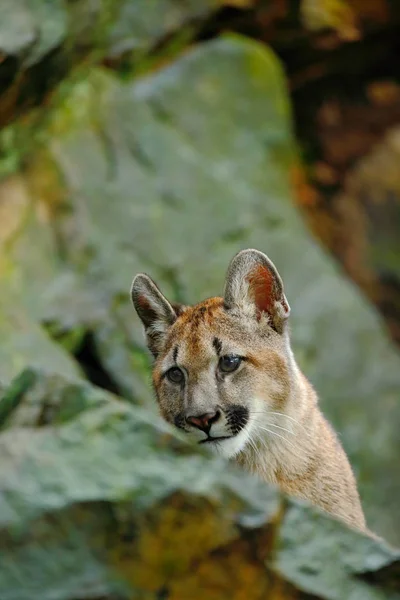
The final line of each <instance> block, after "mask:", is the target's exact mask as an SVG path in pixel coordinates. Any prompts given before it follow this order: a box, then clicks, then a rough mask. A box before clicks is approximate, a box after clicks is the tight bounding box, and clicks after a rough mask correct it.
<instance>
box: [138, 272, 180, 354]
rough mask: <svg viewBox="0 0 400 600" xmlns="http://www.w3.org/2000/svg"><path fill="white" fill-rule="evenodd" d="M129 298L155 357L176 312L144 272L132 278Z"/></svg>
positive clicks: (175, 317) (175, 316)
mask: <svg viewBox="0 0 400 600" xmlns="http://www.w3.org/2000/svg"><path fill="white" fill-rule="evenodd" d="M131 298H132V302H133V306H134V307H135V309H136V312H137V314H138V315H139V317H140V319H141V321H142V323H143V325H144V330H145V333H146V340H147V346H148V348H149V350H150V352H151V353H152V354H153V356H154V357H156V356H157V355H158V354H159V352H160V350H161V349H162V346H163V344H164V340H165V336H166V333H167V331H168V329H169V328H170V327H171V325H172V324H173V323H174V322H175V321H176V319H177V316H178V313H177V312H176V310H175V309H174V308H173V307H172V305H171V304H170V303H169V302H168V300H167V299H166V298H165V296H163V294H162V293H161V292H160V290H159V289H158V287H157V286H156V284H155V283H154V281H153V280H152V279H150V277H148V276H147V275H145V274H144V273H139V275H136V277H135V278H134V280H133V282H132V287H131ZM179 310H180V311H181V310H182V309H181V308H180V309H179Z"/></svg>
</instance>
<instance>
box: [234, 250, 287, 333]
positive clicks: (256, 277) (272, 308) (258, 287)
mask: <svg viewBox="0 0 400 600" xmlns="http://www.w3.org/2000/svg"><path fill="white" fill-rule="evenodd" d="M224 301H225V305H226V306H227V307H228V308H237V309H239V310H242V311H244V312H246V313H247V314H248V313H249V312H250V313H252V314H254V316H255V317H256V318H257V320H259V321H260V320H261V319H262V317H263V316H266V317H267V318H268V320H269V323H270V325H271V326H272V327H273V328H274V329H275V330H276V331H277V332H278V333H281V332H282V331H283V328H284V324H285V322H286V320H287V318H288V317H289V314H290V307H289V303H288V301H287V299H286V296H285V294H284V290H283V283H282V279H281V277H280V275H279V273H278V271H277V269H276V267H275V265H274V263H273V262H272V261H271V260H270V259H269V258H268V257H267V256H266V255H265V254H263V253H262V252H259V251H258V250H253V249H249V250H242V251H241V252H239V253H238V254H236V256H234V257H233V259H232V260H231V263H230V265H229V267H228V271H227V275H226V280H225V289H224Z"/></svg>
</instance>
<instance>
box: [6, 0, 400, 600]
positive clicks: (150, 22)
mask: <svg viewBox="0 0 400 600" xmlns="http://www.w3.org/2000/svg"><path fill="white" fill-rule="evenodd" d="M399 56H400V4H399V3H397V2H394V1H391V0H353V1H351V2H350V1H346V0H259V1H257V0H226V1H224V0H202V1H199V0H114V1H113V0H79V1H78V0H52V1H49V0H36V1H35V2H33V1H28V0H1V3H0V279H1V293H0V384H1V387H2V388H3V390H4V398H5V400H3V409H2V408H1V404H0V417H1V416H2V417H3V429H4V432H3V433H2V434H1V435H0V438H1V437H2V436H3V442H2V448H3V453H2V454H1V455H0V465H1V463H2V465H1V466H2V469H3V473H4V472H6V473H7V477H6V480H7V482H8V484H7V485H9V482H10V481H11V479H12V477H15V481H17V480H18V485H20V484H21V485H22V483H21V482H22V481H23V478H24V476H25V475H26V474H27V473H29V472H30V470H31V469H33V470H34V471H35V470H37V472H39V471H40V469H43V470H44V471H45V470H46V464H47V463H46V460H47V458H46V452H45V451H43V452H42V453H40V452H38V454H35V456H34V457H32V456H30V455H29V444H30V442H29V441H28V438H26V439H25V438H23V439H24V440H25V441H24V442H23V443H22V442H21V439H22V438H20V437H18V436H22V433H21V431H20V429H21V427H22V429H24V427H25V428H28V426H29V428H31V431H30V433H29V440H31V436H32V435H34V434H33V433H32V431H35V436H36V435H37V436H39V430H40V428H41V427H42V426H43V425H45V424H46V423H48V422H50V421H51V419H50V417H49V419H50V420H49V421H47V420H46V419H47V417H45V416H43V414H44V413H43V411H44V412H46V411H45V410H44V409H46V410H47V409H48V405H49V404H50V405H52V406H53V405H55V404H57V402H59V401H60V402H61V400H59V399H60V398H64V396H63V393H62V392H61V391H60V390H61V389H64V388H63V385H64V384H61V383H57V385H56V389H57V392H56V393H55V392H54V389H53V387H52V386H53V385H55V384H53V383H52V382H53V379H51V376H50V375H49V377H50V379H49V380H48V379H46V377H47V375H43V377H44V379H43V380H42V379H40V380H39V379H37V378H39V377H42V375H40V376H39V373H45V374H46V373H47V374H58V375H60V376H62V377H63V378H64V379H62V380H60V381H66V382H69V381H75V380H76V379H77V378H78V379H79V378H84V379H86V380H87V381H88V382H90V383H91V384H93V385H94V386H98V387H99V388H103V389H104V390H106V391H107V392H112V393H113V394H117V395H118V396H120V397H122V398H123V399H124V401H125V403H126V401H127V402H129V403H130V404H133V405H141V406H143V407H145V408H146V411H150V412H149V414H151V411H155V410H156V408H155V403H154V401H153V399H152V392H151V387H150V383H149V367H150V362H149V357H148V354H147V352H146V349H145V347H144V340H143V336H142V331H141V327H140V325H139V322H138V319H137V317H136V315H135V314H134V312H133V309H132V308H131V305H130V300H129V288H130V284H131V281H132V278H133V276H134V275H135V274H136V273H137V272H139V271H145V272H147V273H148V274H150V275H151V276H152V277H153V278H154V279H155V280H156V281H157V283H158V284H159V285H160V287H161V289H162V290H163V291H164V293H165V294H166V295H167V296H168V297H169V298H171V299H174V300H175V301H179V302H184V303H191V302H196V301H199V300H200V299H202V298H204V297H207V296H212V295H219V294H220V293H221V292H222V286H223V281H224V275H225V271H226V268H227V265H228V263H229V260H230V259H231V257H232V256H233V255H234V254H235V253H236V252H237V251H238V250H240V249H242V248H246V247H255V248H258V249H260V250H262V251H263V252H265V253H267V254H268V255H269V256H270V257H271V259H272V260H273V261H274V262H275V264H276V265H277V267H278V269H279V271H280V272H281V274H282V276H283V279H284V282H285V287H286V292H287V297H288V299H289V302H290V304H291V307H292V315H293V316H292V340H293V346H294V349H295V354H296V356H297V359H298V362H299V364H300V366H301V367H302V369H303V370H304V372H305V373H306V375H307V376H308V377H309V379H310V380H311V382H312V383H313V385H314V386H315V387H316V389H317V390H318V392H319V396H320V402H321V405H322V409H323V411H324V412H325V414H326V415H327V416H328V418H329V419H330V421H331V422H332V423H333V425H334V427H335V428H336V430H337V431H338V432H339V435H340V439H341V442H342V444H343V445H344V447H345V449H346V451H347V453H348V454H349V457H350V460H351V462H352V464H353V466H354V469H355V472H356V475H357V478H358V481H359V487H360V493H361V496H362V501H363V505H364V507H365V512H366V515H367V520H368V523H369V525H370V527H371V529H373V530H374V531H376V532H377V533H378V534H379V535H382V536H384V537H385V538H386V539H387V540H389V541H390V542H391V543H393V544H399V543H400V525H399V523H400V522H399V508H398V507H399V504H400V477H399V462H398V461H399V450H400V436H399V432H398V429H399V424H400V405H399V396H400V392H399V390H400V357H399V352H398V346H399V343H400V168H399V164H400V62H399ZM27 369H29V371H27ZM21 372H23V375H22V379H21V376H20V374H21ZM27 373H28V375H29V377H28V376H27ZM15 378H16V379H15ZM32 378H33V379H32ZM57 381H58V380H57ZM15 382H17V383H15ZM18 382H19V383H18ZM21 382H22V383H21ZM38 382H39V383H38ZM65 385H66V386H67V387H68V385H67V384H66V383H65ZM21 386H22V387H21ZM35 386H36V387H35ZM57 386H58V387H57ZM68 389H69V388H68ZM85 389H89V388H85ZM10 390H11V392H10ZM16 390H17V391H16ZM21 390H22V391H21ZM32 390H33V391H32ZM31 391H32V393H31ZM93 393H95V392H93ZM71 394H72V392H71ZM70 396H71V395H68V394H67V396H66V397H70ZM72 396H73V398H74V402H75V400H76V397H75V396H76V394H75V396H74V394H72ZM56 397H57V399H55V398H56ZM22 398H23V400H24V402H25V403H26V407H25V409H24V411H25V412H24V411H22V413H21V414H19V416H17V417H15V415H14V412H15V410H20V409H21V406H22V405H23V404H24V402H21V399H22ZM44 398H45V399H46V401H44V400H43V399H44ZM63 401H64V400H63ZM78 404H79V402H78ZM83 404H84V401H83V400H82V406H83ZM39 405H40V406H41V409H40V411H39V409H38V406H39ZM74 406H75V405H74ZM85 406H86V405H85ZM34 407H36V408H34ZM53 408H54V407H53ZM21 410H22V409H21ZM76 410H78V409H76ZM82 410H83V409H82ZM50 412H51V411H50ZM46 414H47V413H46ZM21 415H22V416H21ZM4 423H5V424H6V426H4ZM11 425H13V427H14V429H15V428H16V429H15V430H14V431H13V432H11V433H10V429H12V427H11ZM17 429H18V431H19V433H18V432H17ZM36 429H37V431H36ZM44 429H46V427H44ZM40 431H41V430H40ZM40 435H42V434H40ZM4 436H5V437H4ZM7 436H8V437H7ZM35 439H36V438H35ZM16 440H17V441H16ZM35 443H36V442H35ZM38 443H39V442H38ZM40 443H42V442H40ZM43 443H44V442H43ZM47 443H48V442H46V444H47ZM138 443H140V442H138ZM13 444H17V446H18V449H14V447H13ZM11 447H12V448H11ZM22 447H23V448H25V450H26V452H27V454H26V455H24V458H22V454H20V453H22V450H21V448H22ZM46 447H47V446H46ZM10 448H11V449H10ZM25 450H24V451H25ZM84 452H85V453H87V456H88V459H89V463H88V465H89V466H87V469H88V470H87V471H86V472H87V473H89V472H90V456H91V452H95V450H94V446H93V444H90V443H89V442H88V443H87V447H86V446H84ZM16 457H17V458H16ZM64 460H66V459H65V458H64V457H63V456H62V455H61V456H60V461H61V462H60V464H61V465H62V464H63V461H64ZM41 461H43V464H42V463H41ZM93 461H95V456H94V454H93ZM22 464H23V465H24V466H23V469H22V467H21V465H22ZM93 464H94V463H93ZM21 469H22V470H21ZM4 470H5V471H4ZM24 474H25V475H24ZM71 477H72V475H71ZM10 478H11V479H10ZM0 481H3V485H4V481H5V480H4V479H3V480H1V478H0ZM103 483H104V482H103ZM35 485H36V484H34V483H32V487H31V488H29V490H28V489H24V490H22V488H21V490H22V491H21V494H22V495H21V498H22V500H21V498H20V499H19V500H18V502H17V504H16V505H15V506H13V511H14V512H15V514H18V515H19V517H18V519H19V518H20V519H21V520H20V521H18V519H17V521H16V523H17V524H18V523H19V525H18V527H19V529H18V530H19V532H20V534H21V535H22V538H21V539H20V542H19V544H20V546H19V550H18V552H19V551H21V552H22V551H23V552H27V554H23V556H24V557H25V558H24V561H25V562H26V561H28V558H27V557H28V556H29V552H31V550H30V548H31V546H29V543H31V542H32V539H33V538H32V539H31V541H30V542H29V543H28V542H27V541H26V540H27V538H24V537H23V536H24V535H27V531H28V529H29V528H30V527H31V525H29V526H28V521H25V520H24V519H25V516H26V514H28V513H29V514H31V512H30V511H33V513H34V509H33V508H32V506H33V504H35V503H36V504H37V503H40V502H41V501H42V500H43V502H42V504H41V506H42V508H41V510H42V511H43V514H47V513H46V511H47V510H48V511H50V512H49V515H50V516H51V514H52V513H51V510H53V509H51V510H50V508H49V506H52V500H51V499H50V498H51V497H52V496H51V494H52V493H53V491H54V490H52V489H51V485H50V484H49V483H47V484H46V485H47V487H46V485H44V487H43V488H40V489H39V485H37V486H36V487H35ZM60 485H61V484H60ZM71 485H72V487H71V490H72V491H71V497H72V496H74V498H78V497H80V489H79V485H81V484H79V483H77V482H73V483H72V484H71ZM82 486H83V483H82ZM0 488H1V484H0ZM82 490H83V487H82ZM0 491H1V490H0ZM30 494H31V495H30ZM32 494H34V495H35V494H37V497H36V499H35V502H34V503H33V504H32V497H33V496H32ZM41 494H43V496H40V495H41ZM47 494H48V495H47ZM39 496H40V498H39ZM83 496H84V494H83V492H82V497H83ZM11 497H14V496H12V494H8V496H7V502H11V500H10V498H11ZM38 498H39V499H38ZM99 498H101V494H100V496H99V497H98V498H97V499H99ZM14 499H15V497H14ZM39 501H40V502H39ZM36 504H35V506H36ZM4 506H5V505H4ZM7 506H8V507H9V506H11V504H10V505H7ZM3 508H4V507H3ZM53 508H54V507H53ZM4 510H5V509H4ZM7 510H8V509H7ZM35 510H36V509H35ZM14 512H13V514H14ZM33 513H32V514H33ZM3 514H5V512H4V513H3ZM7 514H8V513H7ZM10 514H11V513H10ZM50 516H49V518H50ZM26 518H27V517H26ZM29 518H31V517H29ZM46 518H47V517H46ZM51 518H52V517H51ZM74 518H75V517H74ZM29 522H30V521H29ZM46 522H47V521H46ZM73 522H74V523H79V522H80V521H79V518H78V517H76V519H75V521H73ZM42 525H43V524H42ZM4 527H5V530H4V531H6V532H8V533H7V535H11V534H10V533H9V531H10V530H9V523H8V521H7V519H6V520H5V525H4ZM31 531H32V530H31ZM46 531H47V530H46ZM21 532H22V533H21ZM10 539H11V538H10ZM22 539H24V540H25V541H21V540H22ZM7 543H9V544H11V545H12V543H14V542H12V543H11V542H10V541H9V542H7ZM24 544H25V546H24ZM72 547H73V544H72V546H71V548H72ZM10 548H11V546H10V547H8V546H7V545H6V547H5V548H3V551H4V550H6V551H9V552H11V550H10ZM13 548H14V547H13ZM21 548H22V549H21ZM54 548H56V545H55V546H54ZM54 548H53V550H54ZM57 548H58V546H57ZM71 548H70V550H71ZM14 551H16V550H15V548H14V549H13V550H12V552H14ZM54 551H55V550H54ZM71 552H72V550H71ZM77 552H78V551H77ZM21 556H22V555H21ZM68 556H70V555H68ZM76 556H78V554H76ZM65 560H66V561H67V562H68V560H69V559H68V560H67V559H65ZM71 560H72V559H71ZM61 562H62V561H61ZM26 564H27V563H26ZM94 571H95V569H94ZM0 575H1V573H0ZM100 579H101V577H100ZM0 580H1V577H0ZM7 581H8V580H7ZM10 581H11V580H10ZM96 581H98V579H96ZM11 587H12V586H11ZM11 587H9V589H8V595H7V594H6V593H4V594H3V595H1V600H4V599H7V600H13V599H14V598H15V600H23V597H24V598H25V597H26V598H29V600H33V598H36V597H38V598H41V600H43V598H45V597H46V598H47V597H49V598H50V597H51V598H53V597H56V596H52V595H51V594H50V593H49V595H48V596H47V595H40V594H44V591H43V590H44V589H45V588H44V587H42V589H41V592H40V590H39V591H38V592H37V594H38V595H37V596H35V594H34V593H33V592H32V590H31V592H30V593H27V595H26V596H23V594H22V592H21V590H19V591H15V590H14V592H12V591H10V590H11ZM96 589H97V588H96ZM13 594H14V595H13ZM96 594H97V595H96ZM102 594H103V595H102ZM57 597H65V598H71V599H72V598H75V599H76V598H78V595H76V594H75V595H74V594H73V593H72V592H71V594H70V595H68V593H67V592H65V594H64V595H61V596H57ZM84 597H85V598H86V597H90V598H98V599H100V598H106V597H107V598H111V597H112V598H114V597H115V598H117V597H118V598H119V597H120V596H111V595H106V594H104V593H103V592H98V591H94V592H93V593H92V595H89V594H88V595H85V594H83V592H82V595H80V596H79V598H84ZM121 597H125V596H121ZM132 597H133V596H132ZM135 597H145V598H147V597H148V598H153V597H157V598H167V597H168V598H169V597H170V596H168V595H165V594H164V595H162V593H161V592H160V595H158V596H153V595H149V596H144V595H143V596H141V595H139V596H135ZM171 597H172V596H171ZM174 597H175V596H174ZM179 597H184V596H179V594H178V595H177V596H176V598H179ZM188 597H194V596H188ZM209 597H210V598H214V596H212V595H210V596H209ZM215 597H216V598H218V597H221V598H222V597H225V596H222V595H220V596H218V595H217V596H215ZM231 597H233V596H231ZM235 597H236V596H235ZM238 597H239V596H238ZM243 597H244V596H243ZM257 597H258V596H257ZM263 597H266V596H263ZM268 597H269V596H268ZM271 597H272V596H271ZM274 597H275V596H274ZM276 597H277V596H276ZM282 597H283V596H282ZM285 597H286V596H285ZM287 597H289V596H287ZM290 597H291V596H290ZM315 597H316V596H315ZM318 597H319V596H318ZM324 597H325V596H324ZM326 597H331V596H326ZM337 597H342V598H347V597H348V598H350V595H348V596H346V595H342V596H337ZM365 597H366V598H367V597H369V596H367V595H365ZM371 597H372V596H371ZM376 597H377V596H376ZM382 597H389V596H382ZM374 598H375V596H374Z"/></svg>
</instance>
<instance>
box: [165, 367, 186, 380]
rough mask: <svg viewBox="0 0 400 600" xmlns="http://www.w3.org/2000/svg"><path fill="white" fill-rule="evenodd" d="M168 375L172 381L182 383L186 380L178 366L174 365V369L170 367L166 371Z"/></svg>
mask: <svg viewBox="0 0 400 600" xmlns="http://www.w3.org/2000/svg"><path fill="white" fill-rule="evenodd" d="M166 376H167V379H169V381H171V382H172V383H182V381H183V380H184V375H183V373H182V371H181V370H180V369H179V368H178V367H172V369H169V371H167V373H166Z"/></svg>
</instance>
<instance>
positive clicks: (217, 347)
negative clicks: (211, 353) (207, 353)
mask: <svg viewBox="0 0 400 600" xmlns="http://www.w3.org/2000/svg"><path fill="white" fill-rule="evenodd" d="M213 346H214V348H215V351H216V353H217V354H218V356H219V355H220V354H221V350H222V342H221V340H219V339H218V338H217V337H215V338H214V339H213Z"/></svg>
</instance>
